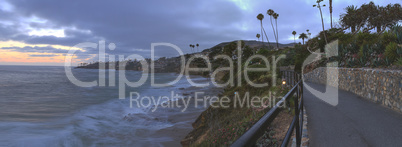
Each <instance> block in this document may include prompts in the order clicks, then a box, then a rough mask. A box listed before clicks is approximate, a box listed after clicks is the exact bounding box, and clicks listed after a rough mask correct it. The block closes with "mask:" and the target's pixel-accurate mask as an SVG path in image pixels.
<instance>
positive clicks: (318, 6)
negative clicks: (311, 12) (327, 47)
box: [313, 0, 328, 44]
mask: <svg viewBox="0 0 402 147" xmlns="http://www.w3.org/2000/svg"><path fill="white" fill-rule="evenodd" d="M322 1H324V0H317V5H313V7H316V6H317V8H318V9H319V10H320V14H321V23H322V32H323V33H324V39H325V43H326V44H328V41H327V35H325V28H324V18H323V17H322V11H321V7H325V4H324V5H322V6H321V5H320V3H321V2H322Z"/></svg>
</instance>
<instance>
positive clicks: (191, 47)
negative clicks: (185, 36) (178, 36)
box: [190, 44, 194, 53]
mask: <svg viewBox="0 0 402 147" xmlns="http://www.w3.org/2000/svg"><path fill="white" fill-rule="evenodd" d="M190 49H191V53H194V51H193V45H192V44H190Z"/></svg>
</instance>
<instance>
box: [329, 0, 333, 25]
mask: <svg viewBox="0 0 402 147" xmlns="http://www.w3.org/2000/svg"><path fill="white" fill-rule="evenodd" d="M329 13H330V17H331V29H332V0H329Z"/></svg>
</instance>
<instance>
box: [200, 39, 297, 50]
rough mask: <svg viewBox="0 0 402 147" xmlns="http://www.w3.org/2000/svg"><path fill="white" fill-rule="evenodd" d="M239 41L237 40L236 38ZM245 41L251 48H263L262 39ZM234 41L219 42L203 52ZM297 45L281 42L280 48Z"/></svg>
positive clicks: (274, 44) (265, 43) (273, 44)
mask: <svg viewBox="0 0 402 147" xmlns="http://www.w3.org/2000/svg"><path fill="white" fill-rule="evenodd" d="M235 41H237V40H235ZM243 41H244V42H245V45H246V46H249V47H251V48H262V46H263V44H262V42H261V41H256V40H243ZM231 42H234V41H229V42H222V43H219V44H218V45H215V46H213V47H211V48H210V49H205V50H203V51H202V52H207V51H210V50H211V49H213V48H222V47H224V46H226V45H228V44H229V43H231ZM270 44H271V46H276V42H270ZM264 45H265V46H268V43H267V42H264ZM294 45H295V43H288V44H281V43H279V48H284V47H293V46H294Z"/></svg>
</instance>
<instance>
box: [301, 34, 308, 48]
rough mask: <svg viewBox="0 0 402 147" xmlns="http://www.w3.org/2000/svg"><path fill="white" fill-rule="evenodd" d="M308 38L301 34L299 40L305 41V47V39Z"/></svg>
mask: <svg viewBox="0 0 402 147" xmlns="http://www.w3.org/2000/svg"><path fill="white" fill-rule="evenodd" d="M306 38H307V35H306V34H304V33H301V34H300V36H299V39H302V40H303V45H304V39H306Z"/></svg>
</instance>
